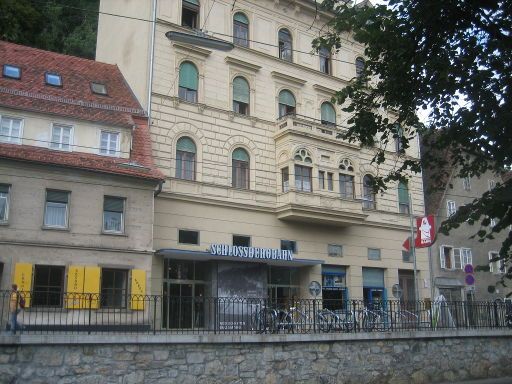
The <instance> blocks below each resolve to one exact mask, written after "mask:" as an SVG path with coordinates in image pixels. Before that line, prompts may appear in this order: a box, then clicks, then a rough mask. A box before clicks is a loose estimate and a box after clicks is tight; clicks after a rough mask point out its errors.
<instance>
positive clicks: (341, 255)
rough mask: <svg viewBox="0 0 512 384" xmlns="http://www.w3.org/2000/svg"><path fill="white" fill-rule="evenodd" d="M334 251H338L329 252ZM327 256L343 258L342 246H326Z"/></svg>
mask: <svg viewBox="0 0 512 384" xmlns="http://www.w3.org/2000/svg"><path fill="white" fill-rule="evenodd" d="M333 249H336V250H339V252H338V251H336V253H335V252H331V250H333ZM327 256H329V257H343V245H341V244H327Z"/></svg>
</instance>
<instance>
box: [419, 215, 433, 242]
mask: <svg viewBox="0 0 512 384" xmlns="http://www.w3.org/2000/svg"><path fill="white" fill-rule="evenodd" d="M416 228H417V230H416V239H415V242H414V246H415V247H416V248H426V247H430V246H431V245H432V244H433V243H434V239H435V230H436V229H435V225H434V216H433V215H428V216H424V217H417V218H416Z"/></svg>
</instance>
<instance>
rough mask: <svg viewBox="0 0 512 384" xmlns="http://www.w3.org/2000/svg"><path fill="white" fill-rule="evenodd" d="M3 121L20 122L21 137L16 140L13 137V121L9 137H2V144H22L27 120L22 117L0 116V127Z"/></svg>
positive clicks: (0, 141) (0, 140) (0, 138)
mask: <svg viewBox="0 0 512 384" xmlns="http://www.w3.org/2000/svg"><path fill="white" fill-rule="evenodd" d="M3 119H10V120H19V121H20V135H19V137H15V138H13V137H12V121H11V125H10V127H9V136H7V137H5V136H1V135H0V143H9V144H21V139H22V138H23V126H24V123H25V120H24V119H23V118H21V117H14V116H5V115H0V126H1V125H2V121H3Z"/></svg>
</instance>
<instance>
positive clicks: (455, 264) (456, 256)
mask: <svg viewBox="0 0 512 384" xmlns="http://www.w3.org/2000/svg"><path fill="white" fill-rule="evenodd" d="M439 257H440V263H441V268H442V269H451V270H453V269H461V268H462V260H461V250H460V248H453V247H449V246H446V245H443V246H441V248H440V252H439Z"/></svg>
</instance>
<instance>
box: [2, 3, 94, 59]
mask: <svg viewBox="0 0 512 384" xmlns="http://www.w3.org/2000/svg"><path fill="white" fill-rule="evenodd" d="M98 9H99V0H66V1H62V0H60V1H56V0H0V10H1V12H0V39H2V40H6V41H10V42H13V43H18V44H23V45H28V46H31V47H36V48H41V49H45V50H49V51H54V52H60V53H66V54H69V55H75V56H81V57H86V58H90V59H94V56H95V51H96V32H97V29H98V13H97V12H98Z"/></svg>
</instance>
